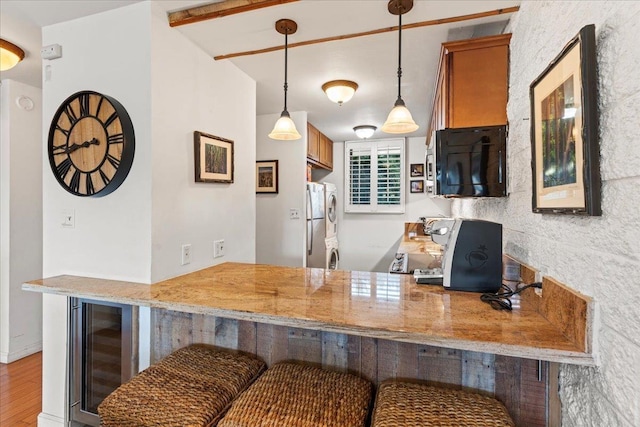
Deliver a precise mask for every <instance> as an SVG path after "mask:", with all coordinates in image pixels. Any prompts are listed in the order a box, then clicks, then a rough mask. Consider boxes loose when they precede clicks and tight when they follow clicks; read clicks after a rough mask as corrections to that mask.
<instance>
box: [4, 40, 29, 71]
mask: <svg viewBox="0 0 640 427" xmlns="http://www.w3.org/2000/svg"><path fill="white" fill-rule="evenodd" d="M23 59H24V50H22V49H20V48H19V47H18V46H16V45H15V44H13V43H11V42H8V41H6V40H5V39H0V71H5V70H8V69H10V68H13V67H15V66H16V64H17V63H18V62H20V61H22V60H23Z"/></svg>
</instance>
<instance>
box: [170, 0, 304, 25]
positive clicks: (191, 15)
mask: <svg viewBox="0 0 640 427" xmlns="http://www.w3.org/2000/svg"><path fill="white" fill-rule="evenodd" d="M294 1H298V0H224V1H220V2H217V3H209V4H205V5H202V6H197V7H191V8H189V9H184V10H178V11H176V12H171V13H169V14H168V15H169V26H170V27H178V26H180V25H187V24H193V23H194V22H200V21H206V20H209V19H215V18H220V17H223V16H228V15H234V14H236V13H243V12H249V11H252V10H256V9H262V8H263V7H269V6H277V5H279V4H284V3H291V2H294Z"/></svg>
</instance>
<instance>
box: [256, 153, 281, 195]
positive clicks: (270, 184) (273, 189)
mask: <svg viewBox="0 0 640 427" xmlns="http://www.w3.org/2000/svg"><path fill="white" fill-rule="evenodd" d="M256 193H271V194H277V193H278V161H277V160H259V161H257V162H256Z"/></svg>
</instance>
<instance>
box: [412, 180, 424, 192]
mask: <svg viewBox="0 0 640 427" xmlns="http://www.w3.org/2000/svg"><path fill="white" fill-rule="evenodd" d="M411 192H412V193H424V180H422V179H417V180H412V181H411Z"/></svg>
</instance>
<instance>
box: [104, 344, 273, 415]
mask: <svg viewBox="0 0 640 427" xmlns="http://www.w3.org/2000/svg"><path fill="white" fill-rule="evenodd" d="M265 368H266V365H265V363H264V362H263V361H261V360H259V359H257V358H255V357H251V356H248V355H244V354H236V353H231V352H226V351H220V350H217V349H215V348H212V347H208V346H204V345H191V346H189V347H184V348H181V349H180V350H177V351H175V352H173V353H171V354H170V355H169V356H167V357H165V358H164V359H162V360H161V361H160V362H158V363H155V364H154V365H152V366H150V367H149V368H147V369H145V370H144V371H142V372H140V373H139V374H138V375H136V376H135V377H133V378H132V379H131V380H130V381H129V382H127V383H125V384H123V385H121V386H120V387H118V388H117V389H116V390H115V391H114V392H113V393H111V394H110V395H109V396H107V397H106V398H105V399H104V401H102V403H101V404H100V405H99V406H98V415H99V416H100V422H101V425H102V426H105V427H112V426H113V427H116V426H117V427H133V426H137V427H140V426H166V427H184V426H207V427H208V426H215V425H216V423H217V422H218V421H219V420H220V418H221V417H222V416H223V415H224V413H225V411H226V410H227V409H228V407H229V405H230V403H231V401H232V400H233V399H234V398H235V397H236V396H237V395H238V394H240V393H241V392H242V391H243V390H244V389H246V388H247V387H248V386H249V385H250V384H251V383H252V382H253V381H254V380H255V379H256V378H257V377H258V376H259V375H260V373H262V372H263V371H264V369H265Z"/></svg>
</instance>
